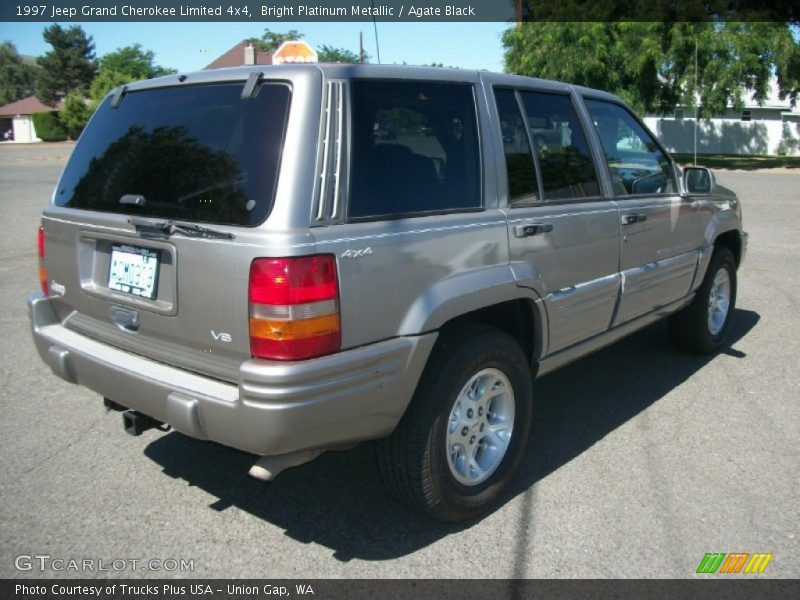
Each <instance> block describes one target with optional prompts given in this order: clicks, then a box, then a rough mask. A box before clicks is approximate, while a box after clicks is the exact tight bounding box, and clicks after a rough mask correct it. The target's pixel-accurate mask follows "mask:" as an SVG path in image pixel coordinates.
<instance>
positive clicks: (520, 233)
mask: <svg viewBox="0 0 800 600" xmlns="http://www.w3.org/2000/svg"><path fill="white" fill-rule="evenodd" d="M549 231H553V226H552V225H551V224H550V223H526V224H524V225H516V226H515V227H514V236H515V237H518V238H524V237H531V236H532V235H539V234H540V233H547V232H549Z"/></svg>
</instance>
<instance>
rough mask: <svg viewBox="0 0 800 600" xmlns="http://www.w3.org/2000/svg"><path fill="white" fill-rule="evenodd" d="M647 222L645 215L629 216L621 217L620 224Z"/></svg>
mask: <svg viewBox="0 0 800 600" xmlns="http://www.w3.org/2000/svg"><path fill="white" fill-rule="evenodd" d="M644 221H647V215H644V214H641V213H639V214H630V215H622V224H623V225H633V224H634V223H643V222H644Z"/></svg>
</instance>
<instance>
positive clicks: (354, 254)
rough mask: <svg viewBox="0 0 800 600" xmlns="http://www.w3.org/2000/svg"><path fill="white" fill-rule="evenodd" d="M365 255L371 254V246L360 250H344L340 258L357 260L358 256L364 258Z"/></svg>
mask: <svg viewBox="0 0 800 600" xmlns="http://www.w3.org/2000/svg"><path fill="white" fill-rule="evenodd" d="M367 254H372V246H367V247H366V248H361V249H360V250H345V251H344V252H342V258H358V257H359V256H366V255H367Z"/></svg>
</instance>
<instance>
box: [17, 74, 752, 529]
mask: <svg viewBox="0 0 800 600" xmlns="http://www.w3.org/2000/svg"><path fill="white" fill-rule="evenodd" d="M386 131H390V132H392V135H386V134H385V132H386ZM746 240H747V237H746V234H745V233H743V232H742V225H741V210H740V206H739V202H738V200H737V199H736V197H735V196H734V195H733V194H732V193H731V192H729V191H728V190H725V189H724V188H721V187H719V186H717V185H716V183H715V181H714V178H713V176H712V174H711V173H710V172H709V171H708V170H706V169H701V168H687V169H685V170H684V171H683V174H681V172H680V171H679V170H678V168H677V167H676V166H675V164H674V163H673V161H672V160H671V159H670V157H669V155H668V154H667V153H666V152H665V151H664V150H663V148H662V147H661V146H660V145H659V143H658V142H657V141H656V140H655V139H654V138H653V136H652V135H651V134H650V133H649V132H648V131H647V129H646V128H645V127H644V126H643V125H642V123H641V121H640V120H639V119H638V118H637V117H636V116H635V115H634V114H632V113H631V111H630V110H629V109H628V108H626V107H625V105H624V104H623V103H622V102H621V101H620V100H619V99H618V98H617V97H615V96H612V95H610V94H607V93H604V92H599V91H595V90H590V89H585V88H580V87H574V86H570V85H565V84H561V83H555V82H549V81H542V80H538V79H530V78H525V77H517V76H511V75H498V74H491V73H482V72H470V71H458V70H444V69H430V68H407V67H381V66H369V65H358V66H354V65H303V66H280V67H266V68H263V67H246V68H235V69H222V70H217V71H206V72H202V73H195V74H189V75H181V76H168V77H164V78H161V79H156V80H151V81H146V82H141V83H136V84H131V85H128V86H126V87H122V88H119V89H117V90H115V91H114V92H113V93H112V94H110V95H109V97H108V98H106V99H105V101H104V102H103V104H102V106H100V108H99V109H98V110H97V112H96V114H95V115H94V116H93V117H92V119H91V122H90V123H89V125H88V127H87V128H86V130H85V131H84V133H83V135H82V136H81V138H80V140H79V142H78V144H77V146H76V147H75V150H74V152H73V153H72V157H71V158H70V160H69V163H68V164H67V166H66V168H65V170H64V173H63V174H62V176H61V179H60V181H59V182H58V186H57V187H56V190H55V192H54V194H53V198H52V202H51V204H50V205H49V206H48V207H47V208H46V209H45V211H44V214H43V217H42V227H41V229H40V232H39V255H40V259H41V268H40V280H41V286H42V292H41V293H37V294H35V295H34V296H32V297H31V298H30V299H29V304H30V314H31V321H32V326H33V335H34V339H35V341H36V346H37V348H38V352H39V354H40V355H41V357H42V359H43V360H44V361H45V362H46V363H47V364H48V365H49V366H50V367H51V369H52V370H53V371H54V372H55V373H56V374H57V375H59V376H60V377H62V378H63V379H65V380H67V381H71V382H74V383H79V384H81V385H84V386H86V387H88V388H90V389H92V390H95V391H96V392H98V393H99V394H101V395H102V396H104V397H105V398H106V404H107V406H109V407H112V408H117V409H121V410H125V411H126V412H125V413H124V415H123V417H124V419H123V420H124V422H125V424H126V428H127V429H128V430H129V431H130V432H132V433H140V432H141V431H142V430H144V429H147V428H150V427H153V426H156V425H162V424H168V425H170V426H172V427H173V428H175V429H176V430H178V431H181V432H183V433H185V434H187V435H190V436H192V437H194V438H198V439H202V440H212V441H215V442H219V443H221V444H225V445H228V446H233V447H236V448H239V449H242V450H245V451H247V452H251V453H253V454H256V455H259V456H260V457H261V458H260V460H258V462H257V463H256V464H255V465H254V467H253V469H252V471H251V473H252V474H253V475H255V476H257V477H260V478H262V479H271V478H272V477H274V476H275V475H276V474H277V473H278V472H279V471H281V470H282V469H284V468H286V467H288V466H292V465H296V464H300V463H302V462H305V461H308V460H311V459H312V458H314V457H315V456H316V455H317V454H319V453H320V452H322V451H324V450H329V449H336V448H342V447H347V446H350V445H353V444H354V443H356V442H360V441H364V440H380V441H379V442H378V443H377V444H376V446H377V453H378V462H379V464H380V470H381V472H382V474H383V476H384V478H385V480H386V483H387V484H388V486H389V487H390V488H391V489H392V490H393V492H394V493H395V494H396V495H397V496H398V497H399V498H401V499H402V500H404V501H405V502H406V503H408V504H410V505H412V506H415V507H417V508H420V509H422V510H423V511H425V512H426V513H428V514H429V515H432V516H434V517H437V518H440V519H444V520H451V521H459V520H465V519H470V518H473V517H475V516H477V515H479V514H481V513H482V512H483V511H485V510H486V509H487V508H488V507H489V506H490V504H491V503H492V502H493V501H494V500H496V499H497V498H498V496H499V495H500V494H501V492H502V491H503V489H504V487H505V486H506V485H507V484H508V482H509V480H510V478H511V476H512V474H513V473H514V471H515V469H516V468H517V466H518V464H519V463H520V459H521V457H522V455H523V452H524V449H525V445H526V442H527V438H528V435H529V430H530V423H531V406H532V402H533V401H534V395H533V392H532V381H533V379H534V377H535V376H537V375H542V374H544V373H547V372H549V371H552V370H553V369H556V368H558V367H560V366H562V365H564V364H565V363H568V362H570V361H572V360H575V359H576V358H579V357H581V356H584V355H586V354H587V353H589V352H591V351H593V350H596V349H598V348H600V347H602V346H605V345H607V344H609V343H611V342H614V341H615V340H618V339H619V338H620V337H622V336H624V335H627V334H629V333H631V332H632V331H635V330H637V329H639V328H641V327H643V326H645V325H648V324H650V323H653V322H654V321H656V320H657V319H661V318H662V317H665V316H667V315H670V325H671V332H672V337H673V338H674V340H675V342H676V343H677V345H678V346H680V347H681V348H684V349H686V350H688V351H691V352H698V353H711V352H714V351H715V350H717V349H718V348H719V347H720V346H721V345H722V344H723V341H724V339H725V335H726V332H727V330H728V328H729V323H730V318H731V314H732V312H733V307H734V302H735V299H736V271H737V267H738V266H739V265H740V264H741V262H742V259H743V258H744V254H745V249H746Z"/></svg>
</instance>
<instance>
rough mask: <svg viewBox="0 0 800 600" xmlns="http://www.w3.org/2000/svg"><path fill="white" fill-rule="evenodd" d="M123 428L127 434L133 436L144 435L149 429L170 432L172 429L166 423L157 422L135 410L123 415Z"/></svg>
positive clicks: (127, 411)
mask: <svg viewBox="0 0 800 600" xmlns="http://www.w3.org/2000/svg"><path fill="white" fill-rule="evenodd" d="M122 426H123V427H125V432H126V433H129V434H131V435H142V433H144V432H145V431H147V430H148V429H158V430H159V431H169V429H170V427H169V425H167V424H166V423H162V422H161V421H156V420H155V419H154V418H153V417H148V416H147V415H143V414H142V413H140V412H136V411H135V410H126V411H125V412H124V413H122Z"/></svg>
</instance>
